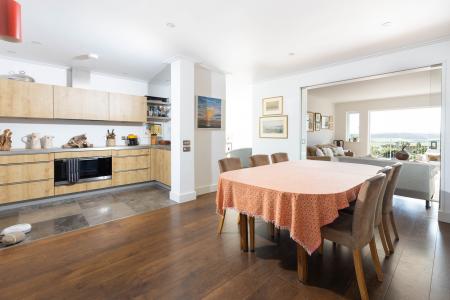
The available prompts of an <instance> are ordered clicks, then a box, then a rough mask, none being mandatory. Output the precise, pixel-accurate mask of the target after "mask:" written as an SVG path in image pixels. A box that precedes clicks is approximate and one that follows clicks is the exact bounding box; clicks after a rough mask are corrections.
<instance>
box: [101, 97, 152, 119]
mask: <svg viewBox="0 0 450 300" xmlns="http://www.w3.org/2000/svg"><path fill="white" fill-rule="evenodd" d="M109 120H110V121H123V122H138V123H145V122H147V101H146V98H145V97H141V96H130V95H124V94H116V93H110V94H109Z"/></svg>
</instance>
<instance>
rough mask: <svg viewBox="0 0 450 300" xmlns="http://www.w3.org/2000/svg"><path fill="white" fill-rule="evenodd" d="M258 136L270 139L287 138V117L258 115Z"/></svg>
mask: <svg viewBox="0 0 450 300" xmlns="http://www.w3.org/2000/svg"><path fill="white" fill-rule="evenodd" d="M259 137H260V138H272V139H287V137H288V117H287V116H276V117H260V118H259Z"/></svg>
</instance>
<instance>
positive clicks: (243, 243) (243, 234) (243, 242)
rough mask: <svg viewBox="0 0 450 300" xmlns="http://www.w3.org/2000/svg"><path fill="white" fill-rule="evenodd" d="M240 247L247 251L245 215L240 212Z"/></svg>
mask: <svg viewBox="0 0 450 300" xmlns="http://www.w3.org/2000/svg"><path fill="white" fill-rule="evenodd" d="M240 224H241V249H242V251H244V252H248V232H247V215H244V214H241V222H240Z"/></svg>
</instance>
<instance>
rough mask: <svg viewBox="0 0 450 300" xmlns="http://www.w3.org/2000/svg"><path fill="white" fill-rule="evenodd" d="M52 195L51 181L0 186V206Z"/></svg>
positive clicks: (52, 185)
mask: <svg viewBox="0 0 450 300" xmlns="http://www.w3.org/2000/svg"><path fill="white" fill-rule="evenodd" d="M53 195H54V184H53V179H47V180H39V181H32V182H26V183H16V184H6V185H2V186H0V204H5V203H11V202H17V201H23V200H31V199H38V198H45V197H51V196H53Z"/></svg>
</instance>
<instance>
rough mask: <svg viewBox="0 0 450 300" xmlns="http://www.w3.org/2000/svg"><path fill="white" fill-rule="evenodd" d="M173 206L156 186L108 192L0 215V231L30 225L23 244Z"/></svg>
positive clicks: (5, 212) (165, 193)
mask: <svg viewBox="0 0 450 300" xmlns="http://www.w3.org/2000/svg"><path fill="white" fill-rule="evenodd" d="M174 204H176V202H174V201H171V200H170V199H169V191H168V190H167V189H164V188H162V187H159V186H151V187H144V188H142V187H141V188H136V189H129V190H123V191H119V192H117V191H112V192H106V193H104V194H99V195H95V196H83V197H78V198H72V199H67V200H62V201H58V202H52V203H46V204H36V205H30V206H26V207H21V208H16V209H11V210H5V211H0V230H2V229H3V228H5V227H8V226H11V225H14V224H18V223H30V224H31V225H32V230H31V232H30V233H29V234H27V239H26V241H25V242H29V241H32V240H37V239H41V238H45V237H47V236H51V235H55V234H59V233H63V232H68V231H72V230H76V229H80V228H83V227H88V226H94V225H98V224H102V223H106V222H109V221H112V220H117V219H121V218H125V217H129V216H133V215H137V214H141V213H144V212H148V211H152V210H156V209H159V208H163V207H167V206H170V205H174ZM1 247H2V246H1V244H0V248H1Z"/></svg>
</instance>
